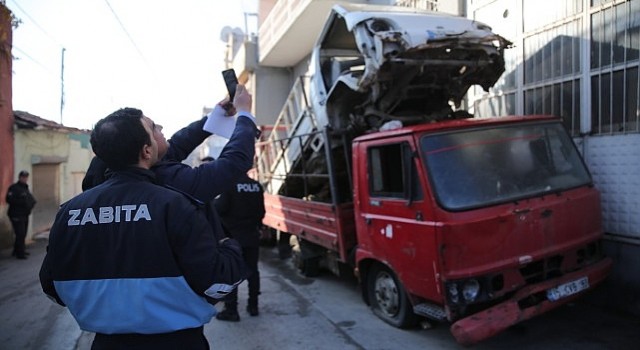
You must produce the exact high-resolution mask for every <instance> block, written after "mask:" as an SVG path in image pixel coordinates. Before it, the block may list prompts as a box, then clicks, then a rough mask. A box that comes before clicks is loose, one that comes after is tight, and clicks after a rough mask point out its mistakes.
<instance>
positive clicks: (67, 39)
mask: <svg viewBox="0 0 640 350" xmlns="http://www.w3.org/2000/svg"><path fill="white" fill-rule="evenodd" d="M6 6H7V7H8V8H9V9H10V10H11V11H12V12H13V14H14V15H15V17H17V18H18V19H19V20H20V21H21V23H20V24H19V25H18V27H17V28H15V29H14V30H13V50H12V54H13V56H14V60H13V109H14V110H21V111H26V112H29V113H31V114H34V115H37V116H39V117H41V118H44V119H49V120H53V121H55V122H58V123H60V122H61V123H62V124H64V125H65V126H69V127H76V128H80V129H91V128H92V127H93V125H94V124H95V123H96V122H97V121H98V120H100V119H101V118H103V117H106V116H107V115H108V114H110V113H111V112H113V111H115V110H117V109H119V108H123V107H135V108H139V109H141V110H142V111H143V112H144V114H145V115H147V116H148V117H150V118H151V119H153V120H154V121H155V122H156V123H157V124H161V125H162V126H163V127H164V134H165V136H167V137H169V136H170V135H171V134H173V133H174V132H175V131H177V130H178V129H180V128H181V127H182V126H185V125H187V124H188V123H190V122H192V121H194V120H197V119H199V118H200V117H201V116H202V109H203V107H211V106H213V105H215V104H216V103H217V102H218V101H220V100H221V99H222V98H223V97H224V96H225V94H226V89H225V86H224V81H223V80H222V76H221V74H220V71H221V70H223V69H224V52H225V46H226V43H225V42H223V41H222V40H221V35H220V34H221V31H222V28H223V27H225V26H229V27H231V28H240V29H241V30H243V31H245V32H246V31H249V32H255V28H256V25H255V18H256V17H255V16H246V18H247V19H248V20H247V22H248V27H249V28H245V15H244V14H245V13H255V12H257V0H227V1H223V0H180V1H168V0H55V1H53V0H6ZM63 48H64V61H63V59H62V57H63V54H62V52H63ZM63 62H64V65H63ZM63 66H64V69H63ZM63 71H64V74H62V72H63ZM61 77H63V78H64V79H61ZM63 81H64V89H63V88H62V83H63ZM62 91H64V106H63V109H62V113H61V109H60V106H61V93H62Z"/></svg>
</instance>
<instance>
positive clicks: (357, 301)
mask: <svg viewBox="0 0 640 350" xmlns="http://www.w3.org/2000/svg"><path fill="white" fill-rule="evenodd" d="M44 238H46V236H44V237H43V238H41V239H38V240H36V241H35V242H33V243H31V244H30V245H29V251H30V252H31V256H30V257H29V259H27V260H17V259H15V258H12V257H11V256H10V253H11V250H4V251H2V252H0V280H2V287H1V288H0V350H4V349H7V350H9V349H25V350H30V349H38V350H39V349H53V350H67V349H68V350H87V349H90V347H91V341H92V339H93V334H91V333H88V332H83V331H81V330H80V329H79V328H78V326H77V324H76V323H75V321H74V320H73V318H72V317H71V315H70V314H69V312H68V311H67V309H66V308H63V307H60V306H58V305H57V304H55V303H53V302H52V301H50V300H49V299H48V298H47V297H46V296H45V295H44V294H43V293H42V290H41V288H40V284H39V281H38V271H39V268H40V264H41V262H42V259H43V257H44V252H45V247H46V239H44ZM260 270H261V284H262V295H261V298H260V316H258V317H250V316H249V315H248V314H247V313H246V312H245V310H244V307H245V305H246V298H247V291H246V284H242V285H241V286H240V291H239V296H240V297H239V302H240V305H239V311H240V317H241V321H240V322H222V321H218V320H215V319H214V320H212V321H211V322H209V323H208V324H207V325H206V326H205V335H206V337H207V339H208V340H209V344H210V345H211V348H212V349H242V350H244V349H265V350H269V349H277V350H287V349H347V350H349V349H367V350H368V349H372V350H377V349H381V350H382V349H385V350H386V349H402V350H411V349H463V347H461V346H460V345H458V344H457V343H456V342H455V340H454V339H453V337H452V336H451V334H450V333H449V330H448V326H447V325H435V327H433V328H430V327H429V325H427V324H425V325H424V328H428V329H422V328H417V329H412V330H400V329H396V328H393V327H391V326H389V325H387V324H386V323H384V322H382V321H381V320H379V319H378V318H377V317H375V316H374V315H373V314H372V313H371V311H370V310H369V309H368V307H367V306H366V305H365V304H364V302H363V301H362V299H361V292H360V290H359V288H358V286H357V283H356V282H355V281H354V280H352V279H340V278H338V277H335V276H333V275H331V274H329V273H323V274H322V275H321V276H320V277H318V278H315V279H310V278H305V277H303V276H301V275H300V274H298V273H297V272H296V271H295V269H294V268H293V266H292V264H291V263H290V261H283V260H280V259H279V258H278V257H277V253H276V252H275V249H271V248H266V247H265V248H262V250H261V262H260ZM218 308H219V309H220V308H221V306H220V305H219V306H218ZM470 348H471V349H480V350H484V349H499V350H501V349H505V350H506V349H519V350H525V349H562V350H572V349H575V350H590V349H594V350H596V349H598V350H599V349H615V350H626V349H629V350H631V349H639V348H640V319H639V318H637V317H634V316H631V315H626V314H620V313H616V312H614V311H613V310H604V309H601V308H599V307H597V306H595V304H594V303H591V302H589V299H588V298H585V301H581V302H577V303H574V304H571V305H569V306H567V307H562V308H560V309H558V310H555V311H554V312H551V313H548V314H546V315H542V316H540V317H538V318H535V319H532V320H529V321H525V322H523V323H521V324H519V325H516V326H514V327H512V328H510V329H509V330H507V331H505V332H504V333H502V334H500V335H498V336H496V337H494V338H492V339H489V340H487V341H485V342H482V343H480V344H478V345H476V346H473V347H470Z"/></svg>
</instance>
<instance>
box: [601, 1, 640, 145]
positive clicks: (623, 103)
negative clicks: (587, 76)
mask: <svg viewBox="0 0 640 350" xmlns="http://www.w3.org/2000/svg"><path fill="white" fill-rule="evenodd" d="M591 6H592V7H591V12H590V19H591V52H590V58H591V64H590V68H591V130H592V133H595V134H611V133H624V132H638V131H640V125H639V120H640V105H639V103H640V98H639V97H638V93H639V91H640V89H639V84H640V80H639V79H638V54H639V52H640V0H626V1H621V0H618V1H613V0H592V1H591Z"/></svg>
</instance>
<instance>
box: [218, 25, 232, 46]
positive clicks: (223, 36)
mask: <svg viewBox="0 0 640 350" xmlns="http://www.w3.org/2000/svg"><path fill="white" fill-rule="evenodd" d="M232 33H233V29H232V28H231V27H229V26H224V28H222V30H221V31H220V40H222V41H224V42H225V43H228V42H229V36H230V35H231V34H232Z"/></svg>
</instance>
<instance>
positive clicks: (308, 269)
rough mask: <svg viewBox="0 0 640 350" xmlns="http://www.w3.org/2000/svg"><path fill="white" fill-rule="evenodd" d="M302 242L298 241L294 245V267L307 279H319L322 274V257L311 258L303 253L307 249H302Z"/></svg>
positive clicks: (292, 252) (292, 257)
mask: <svg viewBox="0 0 640 350" xmlns="http://www.w3.org/2000/svg"><path fill="white" fill-rule="evenodd" d="M300 241H301V240H299V239H296V240H295V243H294V244H293V248H292V251H291V259H292V260H293V264H294V266H295V267H296V268H297V269H298V271H300V273H301V274H302V275H303V276H305V277H317V276H318V275H319V274H320V259H321V258H320V257H319V256H309V254H306V253H305V252H303V251H302V249H305V248H304V247H302V246H303V245H304V242H302V244H301V242H300Z"/></svg>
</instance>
